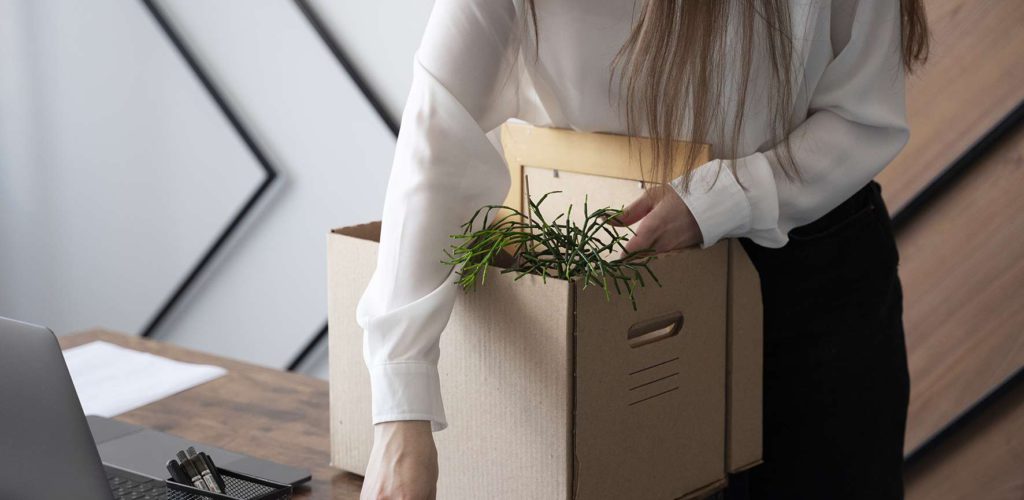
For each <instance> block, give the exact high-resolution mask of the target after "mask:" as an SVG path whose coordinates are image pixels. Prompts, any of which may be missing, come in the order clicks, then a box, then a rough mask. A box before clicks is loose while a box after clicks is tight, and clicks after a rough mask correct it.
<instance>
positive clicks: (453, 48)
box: [357, 0, 909, 431]
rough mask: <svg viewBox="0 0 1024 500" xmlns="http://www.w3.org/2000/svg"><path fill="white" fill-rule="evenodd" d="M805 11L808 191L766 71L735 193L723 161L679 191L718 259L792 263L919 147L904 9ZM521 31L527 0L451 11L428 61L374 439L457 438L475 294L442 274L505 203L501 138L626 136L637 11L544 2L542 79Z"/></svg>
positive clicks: (387, 218) (406, 141)
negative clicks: (810, 228)
mask: <svg viewBox="0 0 1024 500" xmlns="http://www.w3.org/2000/svg"><path fill="white" fill-rule="evenodd" d="M791 5H792V19H793V37H794V49H795V50H796V57H795V58H794V59H795V63H796V65H797V67H796V68H795V69H794V70H795V71H797V75H798V79H797V81H798V83H799V84H798V85H797V87H798V88H797V89H795V90H796V95H795V96H794V100H793V102H794V120H795V123H794V125H796V128H795V130H794V131H793V132H792V134H794V135H791V138H792V139H793V155H794V159H795V161H796V165H797V168H798V169H799V170H800V172H801V175H802V179H801V181H790V180H788V179H787V178H786V177H785V176H783V175H782V174H781V173H780V170H779V168H777V166H776V163H777V160H776V159H775V153H774V150H773V147H774V146H775V144H773V143H772V141H771V133H770V129H769V123H770V122H769V121H768V120H766V119H765V114H766V113H765V111H764V110H765V107H764V99H763V96H760V95H759V93H758V92H757V91H756V89H760V88H763V87H764V85H760V84H759V83H758V81H759V80H758V79H763V78H766V75H768V73H766V72H765V71H766V68H765V67H763V66H761V65H758V64H755V67H754V68H753V71H752V78H754V80H753V81H752V82H751V85H750V88H751V89H752V93H753V95H751V96H750V97H749V98H748V101H747V105H746V107H745V109H744V113H745V116H746V117H747V118H746V122H745V126H744V128H745V129H744V130H743V133H742V137H741V141H740V144H739V145H738V146H739V152H738V155H739V156H740V157H739V158H738V164H737V165H738V166H737V173H736V176H734V175H733V174H732V173H731V171H730V170H729V169H728V168H721V169H720V168H718V167H719V165H720V163H721V160H713V161H710V162H708V163H707V164H705V165H702V166H700V167H699V168H698V169H697V170H696V171H695V175H694V178H693V181H692V183H691V187H690V190H689V191H688V192H683V191H682V190H681V189H680V185H679V183H677V182H674V183H673V187H674V188H675V189H676V191H677V192H679V194H680V196H681V197H682V198H683V200H684V202H685V203H686V204H687V206H689V208H690V210H691V211H692V212H693V214H694V217H695V218H696V220H697V223H698V225H699V226H700V230H701V233H702V235H703V238H704V241H703V246H705V247H706V246H710V245H713V244H715V243H716V242H717V241H719V240H720V239H722V238H735V237H748V238H750V239H752V240H753V241H755V242H757V243H758V244H760V245H763V246H768V247H781V246H783V245H785V244H786V242H787V241H788V237H787V233H788V232H789V230H790V229H792V228H794V227H797V226H800V225H803V224H806V223H808V222H811V221H814V220H815V219H817V218H818V217H820V216H822V215H824V214H825V213H827V212H828V211H829V210H831V209H832V208H834V207H835V206H837V205H838V204H839V203H841V202H842V201H843V200H845V199H846V198H848V197H849V196H850V195H852V194H853V193H854V192H856V191H857V190H858V189H859V188H861V187H862V186H864V185H865V184H866V183H868V182H869V181H870V180H871V179H872V178H873V177H875V175H876V174H878V172H879V171H881V170H882V168H883V167H885V165H886V164H888V163H889V161H890V160H892V159H893V158H894V157H895V156H896V154H897V153H898V152H899V151H900V150H901V149H902V148H903V146H904V144H906V142H907V139H908V138H909V129H908V127H907V120H906V112H905V111H906V107H905V103H904V70H903V67H902V65H901V57H900V11H899V2H897V1H895V0H792V4H791ZM522 13H523V4H522V0H436V3H435V5H434V9H433V12H432V14H431V16H430V19H429V21H428V24H427V28H426V32H425V34H424V37H423V40H422V42H421V45H420V47H419V49H418V51H417V52H416V56H415V58H414V61H413V82H412V89H411V90H410V92H409V96H408V100H407V101H406V105H405V110H404V112H403V115H402V127H401V132H400V133H399V135H398V144H397V147H396V149H395V157H394V164H393V167H392V171H391V177H390V180H389V183H388V188H387V195H386V197H385V201H384V214H383V219H382V228H381V239H380V253H379V256H378V261H377V267H376V269H375V271H374V274H373V278H372V279H371V281H370V284H369V286H368V287H367V288H366V290H365V291H364V293H363V295H362V298H361V300H360V302H359V305H358V307H357V321H358V323H359V324H360V326H362V328H363V329H364V337H363V356H364V359H365V362H366V365H367V367H368V368H369V372H370V380H371V385H372V392H373V422H374V423H379V422H384V421H390V420H430V421H431V422H432V428H433V430H434V431H439V430H441V429H444V428H445V427H447V421H446V419H445V412H444V406H443V404H442V397H441V387H440V382H439V378H438V371H437V362H438V358H439V355H440V350H439V347H438V342H439V340H440V336H441V332H442V330H443V329H444V327H445V325H446V324H447V322H448V319H449V316H450V315H451V311H452V308H453V306H454V302H455V299H456V296H457V294H458V293H462V292H461V290H460V289H459V288H458V287H457V286H455V285H454V284H453V281H454V273H452V269H451V267H450V266H445V265H444V264H442V263H441V261H442V259H444V258H445V255H444V250H445V249H447V248H448V247H449V245H450V239H449V235H450V234H454V233H458V232H460V225H461V224H462V223H464V222H465V221H466V220H468V219H469V217H470V215H472V213H473V212H474V211H476V210H477V209H478V208H479V207H480V206H482V205H486V204H500V203H502V202H503V201H504V199H505V195H506V193H507V192H508V189H509V185H510V184H509V174H508V168H507V166H506V164H505V161H504V159H503V157H502V155H501V153H500V151H499V149H498V148H499V147H500V146H499V145H498V144H497V143H496V141H495V135H494V134H493V133H491V132H492V131H494V130H495V129H496V128H497V127H498V126H499V125H501V124H502V123H503V122H505V121H506V120H508V119H512V118H516V119H521V120H524V121H527V122H529V123H532V124H534V125H539V126H548V127H562V128H571V129H575V130H580V131H601V132H612V133H625V124H624V120H623V118H622V116H621V115H620V114H619V113H618V112H617V110H616V107H615V104H614V103H615V99H616V97H617V94H616V92H615V91H616V90H617V87H618V80H617V79H616V80H614V82H613V89H612V93H611V96H612V99H611V100H609V86H608V79H609V64H610V63H611V60H612V57H613V56H614V55H615V53H616V52H617V51H618V49H619V47H620V46H622V44H623V42H624V41H625V39H626V36H627V34H628V33H629V30H630V26H631V23H632V20H633V16H634V2H633V1H631V0H549V1H545V0H540V1H538V2H537V21H538V24H539V33H540V43H539V53H538V54H539V59H538V60H536V61H535V60H534V50H535V49H536V46H535V45H534V43H533V39H532V37H523V36H521V26H522V24H521V22H522V21H523V18H522V17H521V16H522ZM516 49H521V50H516ZM728 63H729V61H723V64H728ZM761 81H764V80H761ZM747 113H749V114H747ZM724 116H729V117H731V116H733V114H732V112H731V111H729V110H726V112H725V115H724ZM725 130H731V118H730V119H729V121H727V122H726V127H725ZM723 144H724V143H722V142H715V141H712V142H711V145H712V151H713V154H716V155H720V154H721V153H720V151H719V150H720V149H721V147H722V146H723ZM717 157H720V156H717ZM716 177H717V179H716ZM737 177H738V178H737ZM741 184H742V186H743V187H741Z"/></svg>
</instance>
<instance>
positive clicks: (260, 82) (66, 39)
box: [0, 0, 432, 376]
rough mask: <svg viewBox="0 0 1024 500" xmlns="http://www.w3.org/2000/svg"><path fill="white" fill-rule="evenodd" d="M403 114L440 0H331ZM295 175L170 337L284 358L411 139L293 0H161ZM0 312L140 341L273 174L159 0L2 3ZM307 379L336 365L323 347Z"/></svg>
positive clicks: (285, 176)
mask: <svg viewBox="0 0 1024 500" xmlns="http://www.w3.org/2000/svg"><path fill="white" fill-rule="evenodd" d="M312 3H313V5H314V7H315V9H316V11H317V12H319V13H320V14H321V15H322V17H323V19H324V21H325V23H326V24H327V25H328V27H329V28H330V29H331V31H332V32H333V34H334V35H335V37H336V38H337V40H338V41H339V42H340V43H341V45H342V48H343V50H344V51H345V53H346V54H348V55H349V56H350V57H351V58H352V60H353V63H354V64H355V65H356V67H357V68H358V70H359V71H360V72H362V73H363V74H364V77H365V78H366V80H367V81H368V83H370V84H371V85H372V86H374V91H375V92H376V93H377V94H378V95H379V96H381V97H382V99H383V100H384V105H385V107H386V108H387V109H388V112H389V113H390V114H391V116H392V117H393V118H394V119H396V120H397V118H398V117H399V116H400V115H401V108H402V105H403V104H404V101H405V96H406V94H407V92H408V85H409V82H410V80H411V69H412V55H413V52H414V50H415V48H416V46H417V45H418V43H419V39H420V37H421V36H422V31H423V27H424V26H425V23H426V19H427V15H428V14H429V9H430V7H431V5H432V2H429V1H422V0H381V1H378V2H328V1H326V0H324V1H314V2H312ZM159 5H160V6H161V7H162V8H163V10H165V11H166V12H167V14H168V16H169V18H170V20H171V21H172V24H173V25H174V26H176V27H177V28H178V30H179V31H180V32H181V34H182V35H183V37H184V39H185V40H186V41H187V43H188V44H189V45H190V46H191V47H192V48H193V49H194V52H195V54H196V56H197V58H198V59H199V61H200V62H201V63H202V65H203V66H204V67H206V68H208V69H209V73H210V75H211V77H212V78H213V80H214V82H215V83H216V84H217V86H218V87H219V88H221V89H222V90H223V93H224V95H225V97H226V98H227V101H228V102H229V104H230V105H231V106H232V107H233V108H235V109H236V110H237V111H238V114H239V116H240V117H241V118H242V121H243V122H244V124H245V126H246V127H247V128H248V129H249V130H250V131H251V132H252V134H253V136H254V137H255V138H256V140H257V143H258V144H259V146H260V148H261V149H262V150H263V151H264V152H265V153H267V156H268V157H269V158H270V160H271V162H272V163H273V164H274V165H275V166H276V167H277V168H278V169H279V170H280V182H278V183H277V185H276V187H275V188H274V189H273V190H272V192H271V193H270V195H269V196H267V197H265V198H264V199H263V200H262V202H261V203H260V204H259V206H258V209H257V210H256V211H255V212H254V213H252V214H251V215H250V216H249V217H248V218H247V220H246V222H245V224H243V225H242V227H240V228H239V231H238V232H237V234H235V236H234V237H233V238H231V240H230V241H229V244H228V245H227V247H226V248H224V250H223V251H222V252H220V253H219V254H218V256H217V258H216V259H215V260H214V261H213V262H212V265H211V266H210V267H209V269H207V271H206V272H204V273H203V274H202V275H201V279H200V280H199V281H198V282H196V283H195V284H194V286H193V287H191V288H190V289H189V293H188V294H187V295H186V297H185V300H184V301H183V302H182V303H180V304H179V306H178V307H176V308H175V309H174V310H173V311H172V313H171V315H170V316H169V318H168V320H167V321H166V322H165V323H163V324H162V326H161V328H160V329H158V331H157V337H158V338H160V339H162V340H167V341H170V342H175V343H179V344H182V345H186V346H189V347H194V348H199V349H203V350H208V351H213V352H218V353H221V354H225V355H228V356H233V357H238V358H241V359H245V360H249V361H253V362H257V363H261V364H266V365H271V366H276V367H284V366H285V365H286V364H287V363H288V362H289V361H290V360H291V359H292V358H293V357H294V356H295V355H296V354H297V353H298V352H299V350H300V349H302V347H303V346H304V345H305V344H306V342H307V341H308V340H309V339H310V338H312V336H313V335H314V334H315V333H316V332H317V330H318V329H319V327H320V326H321V325H322V324H323V321H324V319H325V317H326V315H325V311H326V304H325V301H326V299H325V294H326V292H325V289H324V282H325V276H324V243H325V236H326V232H327V230H328V229H329V228H331V227H335V226H339V225H346V224H352V223H356V222H362V221H366V220H370V219H373V218H377V217H379V213H380V210H381V207H382V203H383V194H384V186H385V184H386V181H387V175H388V173H389V171H390V163H391V159H392V154H393V147H394V137H393V136H392V134H391V133H390V131H388V129H387V128H386V126H385V125H384V123H383V122H382V121H381V119H380V118H379V117H378V116H377V115H376V113H375V112H374V110H373V109H372V107H371V106H370V104H369V103H368V102H367V101H366V99H365V98H364V96H363V95H362V94H361V93H360V92H359V90H358V89H357V88H356V87H355V85H354V84H353V82H352V80H351V79H350V77H349V75H347V74H346V73H345V72H344V71H343V69H342V67H341V65H340V64H339V63H338V62H337V61H336V60H335V59H334V58H333V56H332V55H331V53H330V52H329V51H328V50H327V47H326V45H325V44H324V43H323V42H322V40H320V38H319V37H318V35H317V34H316V33H315V32H314V31H313V29H312V28H311V26H310V25H309V23H308V22H307V20H306V19H305V18H304V17H303V16H302V14H301V12H300V11H299V9H298V8H297V7H296V6H295V5H294V3H293V2H292V1H290V0H258V1H253V0H220V1H218V2H201V3H200V2H197V1H196V0H162V1H161V2H159ZM0 23H2V24H0V235H2V236H0V315H6V316H11V317H16V318H19V319H24V320H28V321H34V322H37V323H43V324H47V325H50V326H52V327H54V329H55V330H56V331H58V333H67V332H71V331H76V330H80V329H84V328H88V327H92V326H103V327H109V328H112V329H116V330H122V331H127V332H132V333H137V332H138V331H139V330H140V329H141V328H142V327H143V325H144V324H145V323H146V321H148V320H149V319H150V318H151V317H152V315H153V314H155V312H156V311H157V309H158V308H159V306H160V305H162V304H163V301H164V300H166V298H167V296H168V295H169V293H170V292H171V291H172V290H173V289H174V288H175V286H176V285H177V284H178V282H179V281H180V280H181V279H182V278H183V277H184V275H185V273H186V272H187V271H188V270H189V269H190V268H191V266H192V265H193V264H194V263H195V260H196V259H197V258H198V257H199V256H200V255H201V254H202V252H203V251H204V250H205V249H206V247H207V245H209V244H210V243H211V242H212V241H213V239H214V237H215V236H216V235H217V234H219V232H220V230H221V229H222V227H223V226H224V224H225V223H226V221H227V220H229V219H230V217H231V216H232V215H233V214H234V212H235V211H236V210H238V208H239V207H240V206H241V204H242V203H243V202H244V200H245V199H246V197H247V196H248V195H249V193H251V191H252V189H254V187H255V186H256V185H257V184H258V183H259V182H260V180H261V179H262V172H261V171H260V169H259V165H258V163H257V162H256V161H255V159H254V158H253V157H252V155H251V154H250V152H249V151H248V150H247V149H246V148H245V146H244V144H242V142H241V141H240V140H239V138H238V136H237V134H235V133H234V131H233V130H232V129H231V127H230V125H229V124H228V123H227V122H226V120H225V119H224V116H223V115H222V114H221V113H220V112H219V110H218V109H217V108H216V106H215V105H214V103H213V101H212V100H211V99H210V97H209V96H208V95H207V93H206V92H205V90H204V89H203V88H202V87H201V86H200V85H199V82H198V80H197V79H196V78H195V76H194V75H193V74H192V73H191V71H190V70H189V68H188V67H187V66H186V65H185V64H184V62H183V60H182V58H181V57H180V55H179V54H178V53H177V52H176V51H175V50H174V48H173V47H172V45H171V44H170V43H169V41H168V40H167V38H166V36H164V34H163V33H162V32H161V31H160V29H159V27H158V26H157V25H156V24H155V22H154V21H153V19H152V17H151V16H150V15H149V13H148V12H147V11H146V10H145V8H144V6H143V5H142V3H141V2H138V1H125V0H120V1H117V0H92V1H90V2H87V3H83V2H76V1H74V0H46V1H37V0H0ZM303 369H304V370H303V371H306V372H309V373H314V374H318V375H322V376H326V361H325V360H324V359H321V358H319V357H317V356H314V357H312V358H310V360H308V362H307V363H305V364H304V365H303Z"/></svg>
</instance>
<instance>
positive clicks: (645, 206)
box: [608, 191, 654, 226]
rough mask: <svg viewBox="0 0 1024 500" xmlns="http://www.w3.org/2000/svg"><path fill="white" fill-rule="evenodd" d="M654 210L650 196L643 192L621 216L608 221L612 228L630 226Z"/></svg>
mask: <svg viewBox="0 0 1024 500" xmlns="http://www.w3.org/2000/svg"><path fill="white" fill-rule="evenodd" d="M653 208H654V201H653V200H651V197H650V195H649V194H648V193H647V192H646V191H644V194H642V195H640V197H639V198H637V199H636V200H634V201H633V203H630V204H629V206H627V207H626V208H625V209H624V210H623V213H622V215H620V216H618V217H616V218H614V219H611V220H609V221H608V223H609V224H611V225H612V226H631V225H633V224H634V223H635V222H636V221H638V220H640V219H642V218H644V216H646V215H647V214H648V213H650V212H651V210H652V209H653Z"/></svg>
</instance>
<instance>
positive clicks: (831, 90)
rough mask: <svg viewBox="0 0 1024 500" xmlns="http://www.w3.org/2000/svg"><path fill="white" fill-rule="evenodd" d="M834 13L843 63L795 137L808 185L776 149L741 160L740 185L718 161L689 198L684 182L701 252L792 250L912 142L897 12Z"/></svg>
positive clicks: (874, 6) (873, 3) (855, 8)
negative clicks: (729, 243)
mask: <svg viewBox="0 0 1024 500" xmlns="http://www.w3.org/2000/svg"><path fill="white" fill-rule="evenodd" d="M832 4H833V6H832V9H831V21H830V23H831V26H830V29H831V32H830V34H831V39H832V46H833V51H834V54H835V55H834V58H833V60H832V61H831V62H830V63H829V64H828V66H827V67H826V68H825V70H824V72H823V74H822V76H821V78H820V80H819V81H818V84H817V86H816V87H815V89H814V91H813V93H812V95H811V100H810V105H809V116H808V118H807V119H806V120H805V121H804V122H803V123H802V124H800V125H799V126H797V127H796V128H795V129H794V130H793V131H792V132H791V135H790V139H791V141H792V142H791V144H792V153H793V160H794V162H795V164H796V166H797V169H798V170H799V172H800V174H801V179H799V180H789V179H787V178H786V177H785V176H784V175H783V174H782V173H781V170H780V169H779V168H778V164H779V160H778V156H777V155H778V146H776V147H775V148H772V149H769V150H767V151H765V152H757V153H754V154H751V155H749V156H745V157H742V158H739V159H738V162H737V165H736V172H735V175H733V173H732V171H730V169H728V168H720V167H722V161H721V160H712V161H711V162H708V163H707V164H704V165H701V166H700V167H698V168H697V169H696V170H694V173H693V177H692V180H691V184H690V187H689V189H688V190H684V189H683V188H682V185H681V179H676V180H675V181H674V182H673V183H672V186H673V187H674V188H675V190H676V192H678V193H679V194H680V196H681V197H682V198H683V200H684V202H686V204H687V206H688V207H689V208H690V210H691V211H692V212H693V215H694V218H695V219H696V220H697V224H698V226H700V230H701V233H702V235H703V237H704V241H703V243H702V246H703V247H708V246H711V245H713V244H715V243H716V242H717V241H718V240H720V239H721V238H726V237H748V238H750V239H751V240H753V241H754V242H756V243H758V244H760V245H763V246H767V247H774V248H777V247H781V246H783V245H785V244H786V243H787V242H788V240H789V236H788V233H789V231H790V230H791V229H793V228H795V227H798V226H801V225H803V224H806V223H809V222H812V221H814V220H816V219H818V218H819V217H821V216H822V215H824V214H826V213H828V212H829V211H830V210H831V209H832V208H834V207H836V206H837V205H839V204H840V203H841V202H842V201H843V200H845V199H847V198H848V197H849V196H851V195H852V194H853V193H855V192H856V191H857V190H858V189H860V188H861V187H863V186H864V185H865V184H867V183H868V182H869V181H870V180H871V179H872V178H874V177H875V176H876V175H877V174H878V173H879V172H880V171H881V170H882V168H884V167H885V166H886V165H887V164H888V163H889V162H890V161H892V159H893V158H895V157H896V154H897V153H899V152H900V150H901V149H903V146H904V145H905V144H906V142H907V140H908V139H909V137H910V130H909V127H908V125H907V120H906V104H905V90H904V69H903V65H902V58H901V54H900V47H901V43H900V29H901V28H900V11H899V2H893V1H890V0H833V2H832ZM741 186H742V187H741Z"/></svg>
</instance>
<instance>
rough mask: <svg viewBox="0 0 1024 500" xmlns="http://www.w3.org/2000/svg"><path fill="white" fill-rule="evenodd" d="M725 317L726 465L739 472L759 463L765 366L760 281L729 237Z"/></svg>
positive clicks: (741, 250) (737, 243) (755, 271)
mask: <svg viewBox="0 0 1024 500" xmlns="http://www.w3.org/2000/svg"><path fill="white" fill-rule="evenodd" d="M728 287H729V301H728V310H729V319H728V323H727V334H728V339H727V342H728V346H729V350H728V360H727V369H728V371H727V372H726V383H727V386H726V387H727V388H728V399H727V404H726V413H727V415H728V422H727V424H728V425H727V428H726V439H727V441H726V449H725V458H726V467H727V469H728V471H729V472H739V471H742V470H746V469H749V468H751V467H753V466H755V465H757V464H759V463H761V443H762V435H761V417H762V401H763V398H762V394H763V391H762V387H763V385H762V384H763V366H764V343H763V334H762V327H763V325H762V322H763V318H764V316H763V309H762V305H761V279H760V278H759V277H758V275H757V270H756V269H755V268H754V264H753V263H751V262H750V258H748V257H747V252H746V251H744V250H743V246H742V245H740V242H739V241H737V240H730V241H729V285H728Z"/></svg>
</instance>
